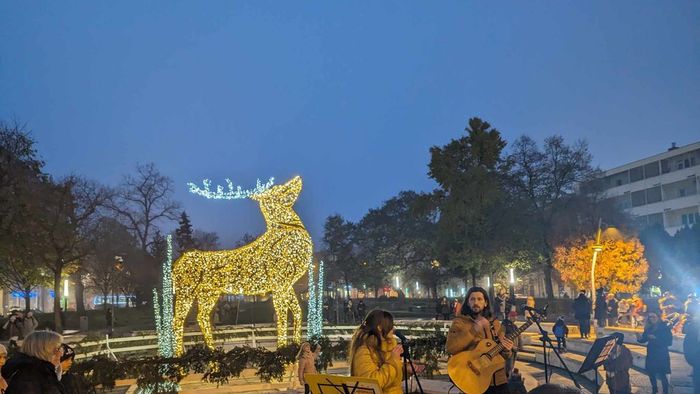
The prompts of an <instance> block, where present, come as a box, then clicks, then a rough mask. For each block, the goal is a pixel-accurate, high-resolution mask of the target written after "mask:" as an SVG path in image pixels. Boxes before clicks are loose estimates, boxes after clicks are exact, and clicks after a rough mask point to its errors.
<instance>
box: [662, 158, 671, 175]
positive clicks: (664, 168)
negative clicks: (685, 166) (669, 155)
mask: <svg viewBox="0 0 700 394" xmlns="http://www.w3.org/2000/svg"><path fill="white" fill-rule="evenodd" d="M669 172H671V167H670V166H669V165H668V159H664V160H661V173H662V174H667V173H669Z"/></svg>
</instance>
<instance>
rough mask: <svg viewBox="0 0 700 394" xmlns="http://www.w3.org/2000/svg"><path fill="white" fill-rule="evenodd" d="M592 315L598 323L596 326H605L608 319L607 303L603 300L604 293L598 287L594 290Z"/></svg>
mask: <svg viewBox="0 0 700 394" xmlns="http://www.w3.org/2000/svg"><path fill="white" fill-rule="evenodd" d="M593 315H594V316H595V319H596V322H597V323H598V327H605V325H606V323H607V321H608V305H607V302H606V300H605V293H604V292H603V289H598V291H597V292H596V299H595V309H594V312H593Z"/></svg>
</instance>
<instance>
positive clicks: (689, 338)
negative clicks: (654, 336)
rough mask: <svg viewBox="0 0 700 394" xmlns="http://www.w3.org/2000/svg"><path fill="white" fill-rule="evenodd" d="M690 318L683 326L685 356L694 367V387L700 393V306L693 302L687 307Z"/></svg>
mask: <svg viewBox="0 0 700 394" xmlns="http://www.w3.org/2000/svg"><path fill="white" fill-rule="evenodd" d="M685 309H686V313H687V314H688V317H687V319H686V321H685V324H683V334H685V337H684V338H683V355H684V356H685V361H687V362H688V364H690V366H691V367H693V387H695V392H696V393H697V392H700V305H698V304H697V303H695V302H691V303H689V304H688V305H686V308H685Z"/></svg>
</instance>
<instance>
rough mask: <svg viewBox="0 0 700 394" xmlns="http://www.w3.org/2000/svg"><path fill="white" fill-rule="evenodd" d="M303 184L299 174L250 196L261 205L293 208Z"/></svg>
mask: <svg viewBox="0 0 700 394" xmlns="http://www.w3.org/2000/svg"><path fill="white" fill-rule="evenodd" d="M301 186H302V182H301V177H300V176H298V175H297V176H295V177H294V178H292V179H290V180H289V181H287V183H285V184H284V185H277V186H273V187H271V188H269V189H267V190H265V191H263V192H261V193H255V194H252V195H251V196H250V198H251V199H252V200H255V201H257V202H258V203H259V204H260V206H261V207H262V206H271V205H272V206H278V205H281V206H284V207H285V208H291V207H292V206H293V205H294V203H295V202H296V201H297V197H299V193H300V192H301Z"/></svg>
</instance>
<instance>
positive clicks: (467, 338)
mask: <svg viewBox="0 0 700 394" xmlns="http://www.w3.org/2000/svg"><path fill="white" fill-rule="evenodd" d="M492 323H493V329H494V331H496V333H497V335H498V337H499V338H500V339H503V338H505V328H504V327H501V322H500V321H498V320H496V319H494V320H493V321H492ZM487 338H488V339H493V337H492V335H491V330H488V329H482V328H481V327H480V326H479V324H478V323H476V321H474V319H473V318H472V317H471V316H463V315H462V316H457V317H455V318H454V320H452V326H451V327H450V332H449V333H448V334H447V344H446V345H445V350H447V353H449V354H456V353H459V352H461V351H464V350H471V349H473V348H475V347H476V345H477V344H478V343H479V341H481V340H482V339H487ZM501 354H502V355H503V356H504V358H508V357H510V351H503V353H501ZM507 383H508V379H507V378H506V370H505V365H504V368H503V369H499V370H498V371H496V373H494V374H493V381H492V382H491V385H492V386H499V385H502V384H507Z"/></svg>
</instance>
